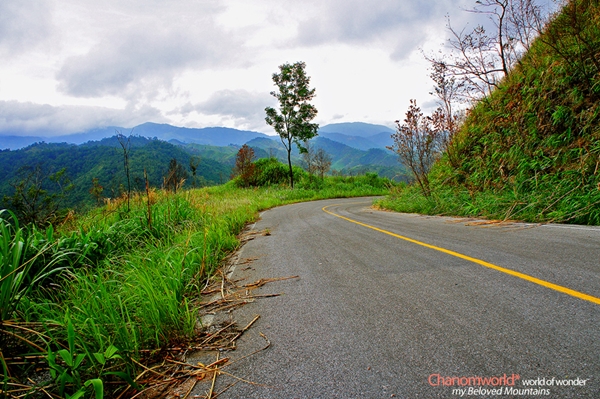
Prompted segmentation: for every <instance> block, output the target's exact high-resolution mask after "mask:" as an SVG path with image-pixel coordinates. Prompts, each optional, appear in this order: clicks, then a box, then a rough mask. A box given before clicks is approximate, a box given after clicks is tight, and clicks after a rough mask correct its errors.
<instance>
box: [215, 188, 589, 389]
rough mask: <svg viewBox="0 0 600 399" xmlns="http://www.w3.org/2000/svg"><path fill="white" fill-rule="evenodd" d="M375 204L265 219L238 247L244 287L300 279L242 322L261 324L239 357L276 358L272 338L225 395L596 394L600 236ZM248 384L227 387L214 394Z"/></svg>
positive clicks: (344, 204)
mask: <svg viewBox="0 0 600 399" xmlns="http://www.w3.org/2000/svg"><path fill="white" fill-rule="evenodd" d="M371 203H372V199H368V198H359V199H341V200H328V201H317V202H310V203H302V204H295V205H289V206H284V207H280V208H276V209H272V210H270V211H268V212H265V213H263V214H262V218H261V220H260V221H259V222H257V223H256V225H255V226H253V229H254V230H264V229H268V230H269V231H270V233H271V235H268V236H258V237H257V238H256V239H254V240H252V241H250V242H249V243H247V244H246V245H245V246H244V247H243V248H242V249H241V251H240V253H239V256H240V264H239V265H238V266H237V267H236V269H235V270H234V272H233V278H234V279H245V280H244V282H245V281H247V282H253V281H256V280H258V279H260V278H275V277H286V276H293V275H298V276H300V277H299V278H298V279H294V280H285V281H278V282H273V283H270V284H267V285H265V286H264V287H262V288H261V289H259V290H256V291H255V292H254V293H255V294H267V293H279V292H281V293H283V294H284V295H282V296H279V297H274V298H265V299H260V300H258V301H257V302H255V303H252V304H249V305H246V306H245V307H242V308H240V309H239V310H237V311H236V314H235V319H236V320H238V323H239V325H240V326H243V325H245V323H247V322H249V321H250V320H252V319H253V317H254V316H255V315H257V314H259V315H260V316H261V318H260V319H259V320H258V321H257V322H256V324H254V326H253V327H252V328H251V329H250V330H249V331H247V332H246V333H245V334H244V336H242V338H241V339H240V340H239V342H238V346H239V348H238V350H236V351H235V352H233V353H231V354H228V355H227V356H230V357H231V359H232V360H235V359H239V358H241V357H243V356H245V355H247V354H250V353H252V352H254V351H256V350H257V349H260V348H261V347H264V345H265V341H264V339H263V338H262V337H261V336H260V335H259V334H260V333H263V334H264V335H265V336H266V337H267V338H268V339H269V340H270V342H271V347H270V348H268V349H267V350H265V351H262V352H259V353H256V354H254V355H252V356H249V357H247V358H244V359H242V360H240V361H238V362H237V363H234V364H233V365H231V366H229V367H227V368H226V369H224V370H225V371H227V372H228V373H231V374H233V375H235V376H236V377H238V378H243V379H244V380H247V381H251V382H253V384H249V383H247V382H238V383H237V384H235V385H234V386H232V387H231V388H229V389H228V390H227V391H226V392H224V393H223V394H221V395H220V396H219V397H220V398H390V397H397V398H432V397H440V398H457V397H471V398H484V397H485V398H490V397H492V398H493V397H499V398H500V397H503V398H508V397H521V398H522V397H551V398H599V397H600V228H595V227H583V226H560V225H545V226H536V225H526V224H513V225H502V226H498V225H486V224H481V223H477V222H473V221H471V222H469V221H467V220H461V219H451V218H443V217H424V216H418V215H410V214H398V213H392V212H382V211H376V210H373V209H371V208H370V204H371ZM323 208H324V209H323ZM245 260H252V262H251V263H249V264H242V263H243V262H244V261H245ZM477 377H479V379H477ZM484 379H487V380H484ZM236 381H237V380H236V379H234V378H232V377H228V376H225V375H221V376H220V377H219V378H218V379H217V387H216V388H215V392H219V391H221V390H222V389H224V388H226V387H227V386H228V385H230V384H231V383H233V382H236ZM527 384H529V385H527ZM532 384H533V385H532ZM559 384H568V386H564V385H559Z"/></svg>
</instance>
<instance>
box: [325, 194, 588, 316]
mask: <svg viewBox="0 0 600 399" xmlns="http://www.w3.org/2000/svg"><path fill="white" fill-rule="evenodd" d="M336 205H339V204H334V205H328V206H325V207H323V208H322V210H323V212H326V213H328V214H330V215H333V216H336V217H338V218H340V219H344V220H347V221H348V222H351V223H355V224H358V225H359V226H364V227H367V228H369V229H372V230H375V231H378V232H380V233H383V234H387V235H389V236H392V237H396V238H399V239H401V240H404V241H408V242H411V243H413V244H417V245H420V246H422V247H426V248H430V249H434V250H436V251H440V252H443V253H445V254H448V255H451V256H455V257H457V258H460V259H464V260H467V261H469V262H473V263H476V264H478V265H481V266H484V267H488V268H490V269H494V270H497V271H499V272H502V273H506V274H510V275H511V276H515V277H518V278H522V279H523V280H527V281H529V282H532V283H534V284H539V285H541V286H543V287H546V288H550V289H552V290H555V291H558V292H562V293H563V294H567V295H571V296H573V297H575V298H579V299H583V300H585V301H590V302H593V303H595V304H597V305H600V298H597V297H595V296H592V295H588V294H584V293H582V292H579V291H575V290H572V289H570V288H567V287H563V286H561V285H557V284H554V283H550V282H548V281H545V280H541V279H539V278H536V277H533V276H530V275H528V274H524V273H520V272H517V271H514V270H510V269H506V268H504V267H500V266H497V265H494V264H492V263H489V262H486V261H484V260H481V259H477V258H473V257H471V256H467V255H463V254H461V253H458V252H454V251H451V250H449V249H445V248H441V247H437V246H435V245H431V244H427V243H424V242H421V241H418V240H414V239H412V238H409V237H405V236H401V235H399V234H395V233H392V232H391V231H387V230H383V229H380V228H378V227H375V226H371V225H369V224H366V223H362V222H359V221H356V220H353V219H350V218H347V217H345V216H342V215H338V214H337V213H333V212H331V211H328V210H327V209H326V208H329V207H330V206H336Z"/></svg>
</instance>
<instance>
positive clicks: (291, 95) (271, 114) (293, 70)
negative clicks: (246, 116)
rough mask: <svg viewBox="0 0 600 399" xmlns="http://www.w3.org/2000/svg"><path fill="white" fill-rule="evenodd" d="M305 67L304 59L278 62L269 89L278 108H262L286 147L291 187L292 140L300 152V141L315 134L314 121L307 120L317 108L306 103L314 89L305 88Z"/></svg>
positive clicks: (292, 179) (310, 98)
mask: <svg viewBox="0 0 600 399" xmlns="http://www.w3.org/2000/svg"><path fill="white" fill-rule="evenodd" d="M305 67H306V64H305V63H304V62H296V63H295V64H283V65H280V66H279V71H280V72H279V73H274V74H273V83H274V84H275V86H277V89H278V90H277V91H272V92H271V95H272V96H274V97H275V98H277V100H278V101H279V110H276V109H275V108H272V107H267V108H265V112H266V113H267V117H266V118H265V121H266V122H267V124H269V125H270V126H272V127H273V128H274V129H275V131H276V132H277V133H278V134H279V137H280V138H281V142H282V143H283V146H284V147H285V149H286V150H287V154H288V166H289V173H290V186H291V187H292V188H294V174H293V171H292V143H296V145H297V146H298V149H299V150H300V153H304V152H305V151H306V149H305V148H304V147H302V145H301V144H300V143H301V142H303V141H307V140H310V139H311V138H313V137H315V136H316V135H317V130H318V129H319V125H318V124H316V123H311V122H310V121H311V120H313V119H314V118H315V117H316V116H317V109H316V108H315V106H314V105H312V104H310V103H309V101H310V100H312V99H313V97H314V96H315V89H310V88H309V83H310V77H308V76H307V75H306V72H305V71H304V68H305Z"/></svg>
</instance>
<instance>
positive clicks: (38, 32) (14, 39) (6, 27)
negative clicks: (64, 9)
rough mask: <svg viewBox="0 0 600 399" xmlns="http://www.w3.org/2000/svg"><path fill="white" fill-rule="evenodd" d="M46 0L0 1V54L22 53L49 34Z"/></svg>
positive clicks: (43, 40) (48, 11)
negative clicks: (31, 1) (33, 2)
mask: <svg viewBox="0 0 600 399" xmlns="http://www.w3.org/2000/svg"><path fill="white" fill-rule="evenodd" d="M51 9H52V7H51V6H50V3H49V2H48V1H43V0H40V1H36V2H35V4H32V3H30V2H25V1H0V54H2V53H6V54H9V55H11V56H14V55H15V54H20V53H24V52H26V51H29V50H31V48H32V47H37V46H39V45H40V44H41V43H43V42H45V41H46V40H47V39H48V37H49V36H50V35H51V31H52V25H51V21H50V19H49V18H48V16H49V15H50V14H51Z"/></svg>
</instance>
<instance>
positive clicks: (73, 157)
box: [0, 136, 231, 207]
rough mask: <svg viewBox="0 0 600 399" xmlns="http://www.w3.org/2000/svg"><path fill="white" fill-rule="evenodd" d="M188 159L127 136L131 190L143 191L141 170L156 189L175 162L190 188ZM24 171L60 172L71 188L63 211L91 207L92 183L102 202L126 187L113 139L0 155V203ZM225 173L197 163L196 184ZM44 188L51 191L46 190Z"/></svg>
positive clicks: (214, 164) (208, 162) (168, 147)
mask: <svg viewBox="0 0 600 399" xmlns="http://www.w3.org/2000/svg"><path fill="white" fill-rule="evenodd" d="M191 157H192V154H190V152H187V151H184V150H183V149H181V148H180V147H177V146H175V145H172V144H169V143H167V142H164V141H161V140H151V139H147V138H144V137H137V136H132V137H131V150H130V155H129V160H130V176H131V184H132V189H133V190H138V191H143V190H144V188H145V182H144V169H146V171H147V173H148V180H149V182H150V185H151V186H153V187H161V186H162V184H163V177H164V176H165V175H166V174H167V171H168V168H169V162H170V161H171V159H176V160H177V162H178V163H180V164H182V166H184V168H185V169H186V170H187V171H188V174H189V176H188V179H187V180H186V183H185V184H186V186H187V187H191V186H192V185H193V184H194V181H193V176H192V174H191V172H190V170H189V164H190V158H191ZM25 166H27V167H35V166H40V167H41V169H42V170H43V171H44V173H45V174H50V173H54V172H57V171H59V170H60V169H62V168H65V169H66V175H67V177H68V178H69V179H70V181H71V182H72V183H73V185H74V189H73V191H71V192H70V193H69V195H68V197H67V198H66V202H65V204H64V205H65V206H68V207H73V206H80V205H82V204H86V203H87V204H89V203H92V202H93V200H94V199H93V197H92V196H91V194H90V193H89V190H90V188H91V187H92V179H93V178H98V180H99V184H100V185H101V186H102V187H103V188H104V191H103V196H104V197H112V198H114V197H117V196H119V195H120V193H121V192H122V190H123V188H124V187H125V186H126V176H125V172H124V167H123V149H122V148H121V146H120V144H119V142H118V140H117V139H116V137H112V138H107V139H104V140H101V141H98V142H90V143H87V144H84V145H80V146H77V145H73V144H65V143H62V144H47V143H38V144H34V145H31V146H29V147H26V148H24V149H21V150H16V151H10V150H5V151H0V170H2V171H3V172H4V175H3V177H2V180H0V200H1V199H2V198H3V196H4V195H12V193H13V189H12V187H11V183H13V182H14V181H15V180H18V179H19V177H18V172H19V170H20V169H21V168H22V167H25ZM230 174H231V167H230V166H228V165H225V164H223V163H220V162H218V161H215V160H213V159H201V160H200V163H199V165H198V169H197V176H196V184H197V185H210V184H220V183H224V182H226V181H227V180H228V179H229V176H230ZM48 188H49V189H50V190H52V187H48Z"/></svg>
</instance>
